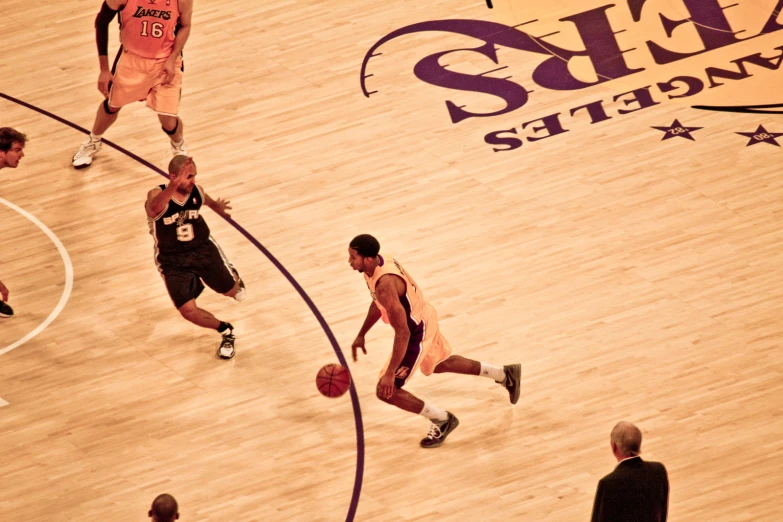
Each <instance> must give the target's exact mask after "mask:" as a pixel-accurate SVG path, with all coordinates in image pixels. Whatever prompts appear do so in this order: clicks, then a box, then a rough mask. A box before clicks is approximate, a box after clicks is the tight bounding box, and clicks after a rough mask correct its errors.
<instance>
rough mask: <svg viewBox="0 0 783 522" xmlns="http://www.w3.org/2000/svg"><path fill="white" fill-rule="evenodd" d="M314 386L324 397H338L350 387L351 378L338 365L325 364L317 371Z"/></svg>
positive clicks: (346, 371)
mask: <svg viewBox="0 0 783 522" xmlns="http://www.w3.org/2000/svg"><path fill="white" fill-rule="evenodd" d="M315 385H316V386H317V387H318V391H319V392H321V395H323V396H324V397H339V396H340V395H342V394H343V393H345V392H346V391H347V390H348V388H349V387H350V386H351V376H350V374H349V373H348V370H346V369H345V368H343V367H342V366H340V365H339V364H327V365H325V366H324V367H323V368H321V369H320V370H318V375H316V376H315Z"/></svg>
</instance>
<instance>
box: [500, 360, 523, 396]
mask: <svg viewBox="0 0 783 522" xmlns="http://www.w3.org/2000/svg"><path fill="white" fill-rule="evenodd" d="M503 371H504V372H505V374H506V379H505V380H504V381H503V382H499V384H500V385H501V386H503V387H504V388H505V389H507V390H508V398H509V399H510V400H511V404H516V403H517V401H519V381H521V380H522V365H521V364H510V365H508V366H504V367H503Z"/></svg>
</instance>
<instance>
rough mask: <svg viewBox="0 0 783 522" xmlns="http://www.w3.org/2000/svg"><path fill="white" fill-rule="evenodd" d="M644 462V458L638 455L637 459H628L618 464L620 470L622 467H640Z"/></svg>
mask: <svg viewBox="0 0 783 522" xmlns="http://www.w3.org/2000/svg"><path fill="white" fill-rule="evenodd" d="M642 462H644V461H643V460H642V457H640V456H639V455H637V456H635V457H628V458H627V459H623V460H621V461H620V462H618V463H617V467H618V468H619V467H620V466H638V465H639V464H641V463H642Z"/></svg>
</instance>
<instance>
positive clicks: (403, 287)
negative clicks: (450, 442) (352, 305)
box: [348, 234, 522, 448]
mask: <svg viewBox="0 0 783 522" xmlns="http://www.w3.org/2000/svg"><path fill="white" fill-rule="evenodd" d="M380 249H381V245H380V243H378V240H377V239H375V238H374V237H372V236H371V235H368V234H362V235H360V236H356V237H355V238H353V240H352V241H351V243H350V245H349V246H348V263H349V264H350V265H351V268H353V269H354V270H356V271H358V272H361V273H363V274H364V279H365V281H366V282H367V287H368V288H369V289H370V296H372V303H370V309H369V311H368V312H367V318H366V319H365V320H364V324H363V325H362V328H361V329H360V330H359V335H357V336H356V340H355V341H354V342H353V345H352V346H351V350H352V352H353V360H354V361H355V360H356V353H357V350H358V349H361V350H362V351H363V352H364V353H365V354H366V353H367V350H366V349H365V346H364V336H365V335H366V334H367V332H368V331H369V330H370V328H372V327H373V325H375V323H377V322H378V319H381V318H382V319H383V321H384V322H386V323H389V324H390V325H391V326H392V328H394V346H393V347H392V354H391V358H390V359H389V362H388V363H387V364H386V367H385V368H384V369H383V371H382V372H381V378H380V380H379V381H378V388H377V390H376V395H377V396H378V398H379V399H380V400H382V401H384V402H386V403H388V404H392V405H394V406H397V407H398V408H400V409H403V410H405V411H409V412H411V413H417V414H419V415H422V416H424V417H426V418H427V419H430V421H431V422H432V426H431V427H430V431H429V434H428V435H427V436H426V437H425V438H424V439H423V440H422V441H421V446H422V447H423V448H437V447H438V446H440V445H441V444H443V441H444V440H446V436H448V434H449V433H451V432H452V431H454V428H456V427H457V426H458V425H459V420H458V419H457V417H455V416H454V414H453V413H450V412H448V411H445V410H441V409H440V408H438V407H436V406H435V405H433V404H429V403H426V402H424V401H422V400H421V399H419V398H417V397H416V396H414V395H413V394H412V393H409V392H407V391H405V390H403V389H402V387H403V386H404V385H405V383H406V382H407V381H408V379H409V378H410V377H411V375H413V373H414V372H415V371H416V370H421V372H422V373H423V374H424V375H432V374H433V373H462V374H466V375H481V376H484V377H489V378H491V379H494V380H495V381H496V382H497V383H499V384H500V385H502V386H503V387H504V388H506V389H507V390H508V394H509V398H510V399H511V404H516V403H517V401H518V400H519V381H520V378H521V373H522V365H521V364H511V365H508V366H504V367H502V368H501V367H499V366H492V365H489V364H484V363H481V362H479V361H473V360H471V359H466V358H465V357H461V356H459V355H452V354H451V346H449V342H448V341H447V340H446V338H445V337H443V336H442V335H441V333H440V331H439V330H438V314H437V312H435V309H434V308H433V307H432V306H430V305H429V303H427V301H426V300H425V299H424V295H423V294H422V292H421V288H420V287H419V285H417V284H416V282H415V281H414V280H413V278H412V277H411V276H410V274H408V273H407V272H406V271H405V269H404V268H403V267H402V266H401V265H400V264H399V263H398V262H397V260H395V259H392V258H390V257H384V256H383V255H381V254H380Z"/></svg>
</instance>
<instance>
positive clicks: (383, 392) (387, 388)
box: [378, 373, 394, 399]
mask: <svg viewBox="0 0 783 522" xmlns="http://www.w3.org/2000/svg"><path fill="white" fill-rule="evenodd" d="M392 395H394V374H393V373H392V374H391V375H390V374H388V373H384V374H383V377H381V380H379V381H378V396H379V397H382V398H384V399H391V398H392Z"/></svg>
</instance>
